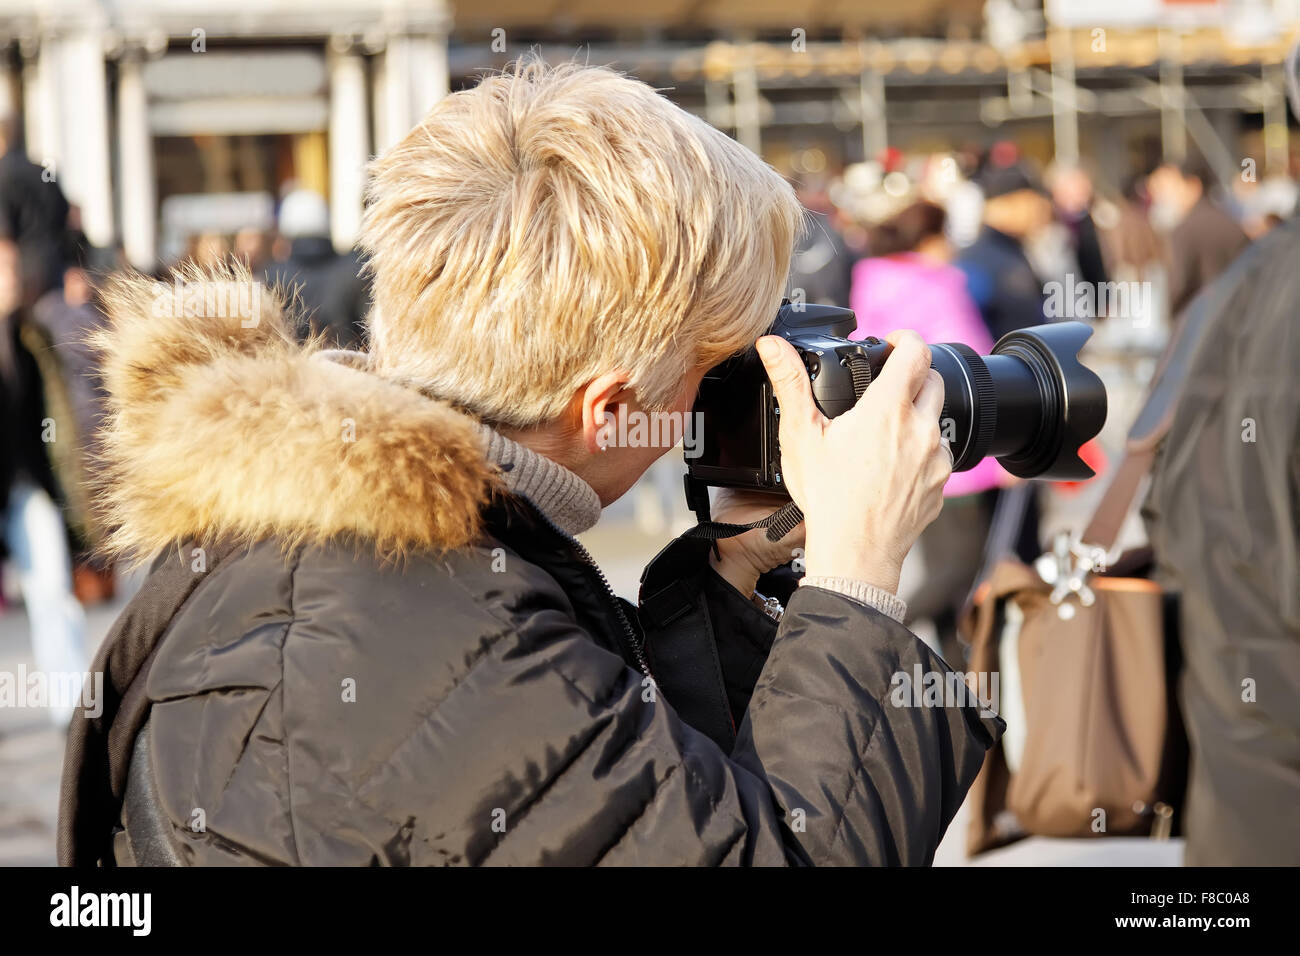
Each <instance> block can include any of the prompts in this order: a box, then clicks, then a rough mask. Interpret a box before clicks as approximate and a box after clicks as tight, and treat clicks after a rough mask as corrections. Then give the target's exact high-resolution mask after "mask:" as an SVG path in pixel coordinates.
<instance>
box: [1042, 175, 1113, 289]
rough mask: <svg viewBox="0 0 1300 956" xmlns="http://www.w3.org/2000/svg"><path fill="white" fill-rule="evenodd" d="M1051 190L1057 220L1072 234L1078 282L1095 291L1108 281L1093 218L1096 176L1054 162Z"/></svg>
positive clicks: (1049, 177)
mask: <svg viewBox="0 0 1300 956" xmlns="http://www.w3.org/2000/svg"><path fill="white" fill-rule="evenodd" d="M1046 178H1047V188H1048V189H1049V190H1050V192H1051V197H1052V205H1053V211H1054V213H1055V216H1056V221H1057V222H1059V223H1061V225H1063V226H1064V227H1065V229H1066V231H1067V233H1068V235H1069V248H1070V251H1071V254H1072V255H1073V259H1074V262H1075V264H1076V265H1077V267H1078V279H1079V280H1080V281H1082V282H1086V283H1088V284H1090V285H1091V286H1092V287H1093V288H1094V289H1095V288H1097V287H1099V286H1100V285H1101V284H1102V283H1104V282H1106V281H1107V275H1106V263H1105V260H1104V258H1103V257H1102V253H1101V242H1100V240H1099V238H1098V236H1097V224H1096V222H1095V220H1094V219H1093V216H1092V207H1093V202H1094V201H1095V199H1096V196H1095V194H1094V191H1093V184H1092V176H1091V174H1089V172H1088V171H1087V170H1086V169H1084V168H1083V167H1082V166H1079V165H1077V164H1071V163H1053V164H1052V165H1051V166H1049V167H1048V169H1047V177H1046Z"/></svg>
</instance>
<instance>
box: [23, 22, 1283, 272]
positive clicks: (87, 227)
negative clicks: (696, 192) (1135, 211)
mask: <svg viewBox="0 0 1300 956" xmlns="http://www.w3.org/2000/svg"><path fill="white" fill-rule="evenodd" d="M1298 3H1300V0H1047V2H1046V3H1044V2H1043V0H909V2H907V3H899V2H898V0H638V2H637V3H636V4H619V3H612V2H610V0H473V2H471V0H226V2H223V3H221V4H215V3H212V2H211V0H0V50H3V52H4V56H3V63H4V65H5V67H6V69H7V78H8V83H7V92H8V93H9V103H10V110H11V111H12V112H14V113H16V114H18V115H20V116H21V126H22V128H23V130H24V132H25V138H26V143H27V149H28V153H29V155H30V156H31V157H32V158H33V159H34V160H35V161H37V162H39V163H41V164H43V165H45V166H46V167H47V168H48V169H50V170H51V175H55V176H57V177H58V178H59V180H60V182H61V184H62V185H63V187H64V191H65V193H66V194H67V195H68V196H69V198H70V199H71V201H73V202H74V203H75V204H76V205H77V206H79V207H80V211H81V217H82V227H83V229H84V231H85V232H86V234H87V236H88V238H89V239H90V241H91V242H93V243H94V244H96V245H110V244H113V243H121V245H122V246H123V247H124V249H125V252H126V255H127V257H128V258H129V260H130V261H131V262H132V263H133V264H135V265H136V266H137V267H139V268H150V267H152V266H153V265H154V264H155V263H156V262H157V261H158V260H159V259H160V258H167V257H168V256H170V255H171V254H174V252H175V251H176V250H175V247H176V245H177V243H178V242H179V241H180V238H179V237H182V236H184V235H185V234H187V233H188V234H192V233H194V232H195V231H201V230H202V229H215V230H218V231H234V230H235V229H237V228H239V227H241V226H250V225H251V226H269V225H270V223H271V217H272V213H273V209H274V204H275V202H276V201H277V199H278V196H279V194H280V193H282V192H283V190H284V188H285V187H286V184H287V183H289V182H290V181H292V182H294V183H297V184H299V185H305V186H308V187H310V188H313V189H315V190H317V191H319V192H321V193H322V194H323V195H326V196H327V197H328V198H329V199H330V206H331V217H332V220H331V232H332V236H333V239H334V242H335V245H336V246H337V247H339V248H340V249H342V248H345V247H347V246H349V245H350V244H351V243H352V241H353V239H354V238H355V236H356V233H357V228H358V224H359V221H360V215H361V191H362V176H363V173H362V169H363V165H364V163H365V160H366V159H367V158H368V157H369V156H371V155H374V154H375V153H376V152H379V151H381V150H382V149H384V148H385V147H386V146H388V145H389V144H391V143H393V142H395V141H396V139H397V138H398V137H399V136H400V135H401V134H402V133H403V132H405V131H406V130H407V129H409V128H410V127H411V126H412V125H413V124H414V123H415V122H417V121H418V119H419V117H420V116H421V115H422V114H423V113H424V112H425V111H426V110H427V109H428V108H429V107H430V106H431V105H432V104H433V103H434V102H436V101H437V99H438V98H439V97H440V96H442V95H444V94H445V93H446V92H447V91H448V90H449V89H457V88H460V87H462V86H464V85H466V84H469V83H472V82H473V80H474V78H475V77H476V76H477V75H478V74H479V73H481V72H483V71H485V70H491V69H498V68H500V67H502V66H504V65H505V64H506V63H508V62H509V61H510V60H512V59H514V58H516V57H518V56H519V55H521V54H523V53H526V52H528V51H529V50H531V49H539V50H540V51H541V52H542V53H543V54H544V55H545V56H547V57H548V58H554V59H570V58H574V57H577V58H579V59H581V60H583V61H586V62H591V63H608V64H612V65H615V66H616V67H618V68H621V69H624V70H627V71H629V72H631V73H633V74H635V75H637V76H639V77H640V78H642V79H644V80H646V81H647V82H649V83H651V84H654V85H656V86H658V87H661V88H663V89H665V91H666V92H667V93H668V95H670V96H672V97H673V98H674V99H676V100H677V101H678V102H680V103H681V104H682V105H683V106H685V107H686V108H687V109H690V110H693V111H695V112H697V113H699V114H700V115H701V116H703V117H705V118H706V119H707V120H708V121H709V122H711V123H713V124H714V125H716V126H718V127H719V128H721V129H724V130H726V131H728V132H730V133H732V134H733V135H735V136H736V137H737V138H738V139H739V140H741V141H742V142H744V143H745V144H746V145H748V146H750V147H751V148H753V149H754V150H756V151H759V152H761V153H763V154H764V155H765V156H766V157H767V158H769V159H770V160H771V161H773V162H774V163H776V165H778V167H779V168H783V169H786V170H788V171H791V172H794V173H795V174H814V173H817V172H821V171H827V172H834V171H835V170H837V169H841V168H843V167H844V166H845V165H847V164H849V163H852V162H857V161H860V160H863V159H865V158H870V157H872V156H875V155H877V154H878V153H879V152H880V151H881V150H883V149H884V148H885V147H887V146H897V147H899V148H902V149H904V150H915V151H936V150H941V149H952V148H953V147H955V146H957V145H959V144H962V143H979V142H981V141H983V142H987V141H989V140H990V139H992V138H1012V139H1015V140H1016V141H1018V142H1019V143H1020V144H1021V145H1022V148H1023V149H1024V151H1025V152H1026V153H1027V154H1028V155H1031V156H1035V157H1037V158H1040V159H1043V160H1046V159H1049V158H1052V157H1057V158H1061V159H1065V160H1067V161H1068V160H1073V159H1075V158H1077V157H1079V156H1084V157H1088V158H1092V159H1093V160H1094V161H1095V165H1097V167H1098V169H1097V173H1098V175H1099V177H1100V178H1101V179H1102V180H1103V181H1108V182H1110V183H1111V184H1113V185H1118V184H1119V183H1120V182H1122V180H1123V179H1124V178H1125V177H1126V176H1127V175H1128V174H1129V173H1130V172H1132V171H1134V170H1135V169H1137V168H1139V167H1141V166H1143V165H1149V164H1150V163H1151V162H1153V161H1155V160H1159V159H1162V158H1165V159H1178V158H1181V157H1182V156H1183V155H1185V154H1186V153H1187V152H1188V151H1189V149H1195V150H1197V151H1199V152H1200V153H1201V154H1202V155H1204V156H1205V157H1206V158H1207V159H1208V160H1209V161H1210V162H1211V164H1212V165H1213V166H1214V167H1215V169H1216V171H1217V172H1219V174H1220V175H1221V176H1231V175H1234V174H1235V173H1236V172H1237V171H1239V169H1240V166H1241V164H1242V162H1243V161H1244V160H1247V159H1248V160H1250V161H1251V162H1252V163H1255V164H1257V166H1258V175H1259V177H1260V178H1261V179H1262V178H1263V177H1264V176H1265V175H1268V174H1270V173H1278V174H1285V173H1286V172H1287V171H1288V170H1289V168H1290V167H1291V166H1292V157H1291V147H1290V139H1289V136H1288V120H1287V113H1286V106H1285V99H1284V95H1283V89H1282V78H1281V77H1282V66H1281V64H1282V61H1283V59H1284V57H1285V53H1286V50H1287V48H1288V45H1289V44H1290V42H1291V41H1292V39H1293V37H1294V36H1295V34H1296V26H1297V23H1298V22H1300V10H1298V9H1297V7H1298ZM1243 118H1244V122H1243Z"/></svg>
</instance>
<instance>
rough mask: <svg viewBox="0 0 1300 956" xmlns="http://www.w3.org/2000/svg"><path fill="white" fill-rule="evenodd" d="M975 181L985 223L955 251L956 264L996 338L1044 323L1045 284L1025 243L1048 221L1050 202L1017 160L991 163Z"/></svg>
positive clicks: (1049, 217)
mask: <svg viewBox="0 0 1300 956" xmlns="http://www.w3.org/2000/svg"><path fill="white" fill-rule="evenodd" d="M976 181H977V184H978V185H979V187H980V190H981V191H982V192H983V194H984V212H983V220H984V224H983V226H982V227H981V229H980V232H979V236H978V238H976V240H975V241H974V242H973V243H971V244H970V245H969V246H967V247H966V248H964V249H962V250H960V251H959V252H958V254H957V258H956V260H955V265H956V266H957V268H959V269H960V270H961V271H962V272H964V273H965V274H966V288H967V291H968V292H969V293H970V295H971V298H972V299H974V301H975V305H976V307H977V308H978V309H979V310H980V315H981V317H982V318H983V319H984V325H985V327H986V328H987V329H988V332H989V335H990V336H991V337H992V338H993V340H994V341H997V340H998V339H1000V338H1001V337H1002V336H1004V335H1006V334H1007V333H1008V332H1014V331H1015V330H1016V329H1023V328H1027V327H1028V326H1031V325H1041V324H1042V323H1043V322H1044V321H1046V316H1045V312H1044V308H1043V307H1044V303H1045V295H1044V292H1043V283H1042V280H1041V279H1040V278H1039V277H1038V275H1037V274H1036V273H1035V272H1034V269H1033V267H1032V266H1031V265H1030V264H1029V259H1028V257H1027V256H1026V255H1025V247H1024V243H1025V242H1026V241H1027V240H1028V239H1029V238H1030V237H1031V236H1033V235H1034V234H1035V233H1037V232H1038V231H1039V230H1041V229H1042V228H1043V227H1044V226H1046V225H1047V223H1049V222H1050V221H1051V216H1052V205H1051V202H1050V200H1048V198H1047V196H1046V194H1045V193H1044V192H1043V189H1042V187H1041V186H1040V185H1039V184H1038V183H1037V181H1036V180H1035V179H1034V178H1033V177H1032V176H1031V175H1030V173H1029V172H1028V170H1026V169H1025V167H1024V166H1023V165H1021V164H1020V163H1018V162H1014V163H1011V164H1010V165H1005V166H1004V165H999V164H997V163H996V162H990V163H989V164H988V165H987V166H986V167H985V169H984V170H983V171H982V172H981V173H980V174H979V176H978V177H977V180H976Z"/></svg>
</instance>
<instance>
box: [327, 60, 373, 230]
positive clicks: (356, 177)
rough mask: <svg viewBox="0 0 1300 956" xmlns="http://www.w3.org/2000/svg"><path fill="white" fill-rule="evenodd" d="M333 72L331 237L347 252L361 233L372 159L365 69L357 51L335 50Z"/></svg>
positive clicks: (331, 90)
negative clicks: (362, 207)
mask: <svg viewBox="0 0 1300 956" xmlns="http://www.w3.org/2000/svg"><path fill="white" fill-rule="evenodd" d="M329 73H330V129H329V151H330V238H331V239H333V240H334V248H335V249H337V250H338V251H339V252H346V251H347V250H348V249H351V248H352V246H353V245H355V244H356V241H357V237H358V236H359V235H360V233H361V201H362V191H363V189H364V187H365V166H366V161H367V160H368V159H369V158H370V130H369V116H368V115H367V109H366V68H365V62H364V61H363V60H362V58H361V56H360V55H359V54H358V53H355V52H352V51H351V50H349V51H348V52H334V53H331V55H330V59H329Z"/></svg>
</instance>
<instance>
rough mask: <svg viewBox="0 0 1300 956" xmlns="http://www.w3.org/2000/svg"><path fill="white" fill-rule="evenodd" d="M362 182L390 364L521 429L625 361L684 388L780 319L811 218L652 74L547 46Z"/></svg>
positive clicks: (367, 245) (668, 388) (460, 99)
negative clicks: (553, 52)
mask: <svg viewBox="0 0 1300 956" xmlns="http://www.w3.org/2000/svg"><path fill="white" fill-rule="evenodd" d="M367 192H368V195H367V198H368V206H367V210H366V215H365V220H364V224H363V228H362V246H363V248H364V250H365V252H366V254H367V256H368V259H369V263H370V269H371V270H372V273H373V276H374V305H373V309H372V312H371V316H370V333H371V342H372V350H373V361H374V364H375V367H376V369H377V370H378V371H379V372H380V373H381V374H386V375H389V376H391V377H394V378H398V379H402V380H404V381H407V382H409V383H411V384H413V385H415V386H417V387H419V388H422V389H423V390H425V391H427V392H428V393H429V394H432V395H435V396H437V397H439V398H443V399H446V400H448V401H451V402H453V403H455V404H457V405H459V406H461V407H463V408H465V409H467V410H468V411H470V412H472V413H473V414H475V415H477V416H478V417H480V418H481V419H483V420H485V421H487V422H490V423H492V424H497V425H508V426H514V427H519V428H526V427H530V426H532V425H537V424H540V423H543V422H547V421H551V420H554V419H556V418H558V417H559V416H560V415H561V414H562V413H563V412H564V410H565V408H566V406H567V405H568V404H569V402H570V400H571V399H572V397H573V395H574V394H575V392H576V391H577V389H579V388H580V387H582V386H583V385H585V384H586V383H587V382H589V381H591V380H592V379H593V378H595V377H596V376H597V375H599V374H601V373H603V372H608V371H610V370H612V369H615V368H623V369H626V370H627V371H628V372H629V373H630V376H631V384H632V386H633V387H634V388H635V389H636V391H637V394H638V397H639V398H640V400H641V401H642V402H643V403H644V404H646V405H647V406H649V407H651V408H661V407H663V406H664V405H666V404H667V403H669V402H671V401H673V400H674V399H676V398H677V397H678V392H679V391H680V388H681V385H682V382H683V379H684V378H685V376H686V375H687V374H688V373H689V372H690V371H692V370H697V369H699V368H703V367H707V366H709V365H712V364H715V363H716V362H718V361H721V360H722V359H723V358H725V357H726V356H728V355H731V354H734V353H735V352H737V351H739V350H740V349H742V348H744V347H746V346H747V345H749V344H750V343H752V342H753V341H754V340H755V339H756V338H757V337H758V336H759V335H761V334H762V333H763V332H764V331H765V330H766V328H767V326H768V325H769V324H770V323H771V321H772V319H773V317H774V315H775V310H776V307H777V305H778V303H779V301H780V296H781V292H782V289H783V288H784V285H785V281H786V275H787V272H788V270H789V265H790V256H791V252H792V249H793V245H794V240H795V238H796V237H797V234H798V232H799V230H800V229H801V228H802V222H803V219H802V209H801V207H800V206H799V203H798V200H796V199H795V196H794V193H793V191H792V190H791V188H790V186H789V185H788V184H787V183H786V182H785V180H784V179H782V177H781V176H780V175H778V174H777V172H776V171H775V170H773V169H772V168H771V167H770V166H768V165H767V164H766V163H764V162H763V161H762V160H760V159H759V158H758V157H756V156H755V155H753V154H752V153H751V152H749V151H748V150H747V149H745V148H744V147H742V146H740V145H739V144H738V143H736V142H735V141H734V140H732V139H730V138H728V137H727V136H725V135H724V134H722V133H720V132H719V131H717V130H715V129H714V128H712V127H711V126H709V125H708V124H707V123H705V122H703V121H702V120H700V119H698V118H696V117H694V116H692V115H690V114H689V113H687V112H685V111H684V110H682V109H681V108H679V107H677V106H676V105H674V104H673V103H671V102H669V101H668V100H667V99H665V98H664V97H662V96H660V95H659V94H658V93H656V92H655V91H654V90H652V89H651V88H650V87H648V86H646V85H645V84H643V83H640V82H637V81H636V80H632V79H629V78H628V77H625V76H622V75H620V74H618V73H615V72H613V71H612V70H608V69H604V68H597V67H583V66H578V65H575V64H567V65H563V66H559V67H549V66H546V65H544V64H543V63H541V62H539V61H538V60H536V59H530V60H527V61H525V62H521V63H519V64H517V65H516V66H515V67H514V68H513V69H512V70H511V71H509V72H507V73H505V74H502V75H495V76H491V77H489V78H487V79H484V80H483V81H482V82H481V83H479V84H478V85H477V86H476V87H474V88H473V89H470V90H466V91H464V92H460V93H455V94H452V95H451V96H448V97H446V98H445V99H443V100H442V101H441V102H439V103H438V104H437V105H436V106H435V107H434V108H433V109H432V110H431V111H430V112H429V114H428V116H426V117H425V119H424V121H423V122H422V123H421V124H420V125H419V126H418V127H416V128H415V129H413V130H412V131H411V132H410V133H409V134H408V135H407V136H406V137H405V138H404V139H403V140H402V141H401V142H400V143H398V144H397V145H396V146H394V147H393V148H392V149H391V150H389V151H388V152H387V153H385V154H384V155H383V156H380V157H379V158H378V159H376V160H375V161H374V162H373V163H372V164H371V167H370V183H369V186H368V191H367Z"/></svg>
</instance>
